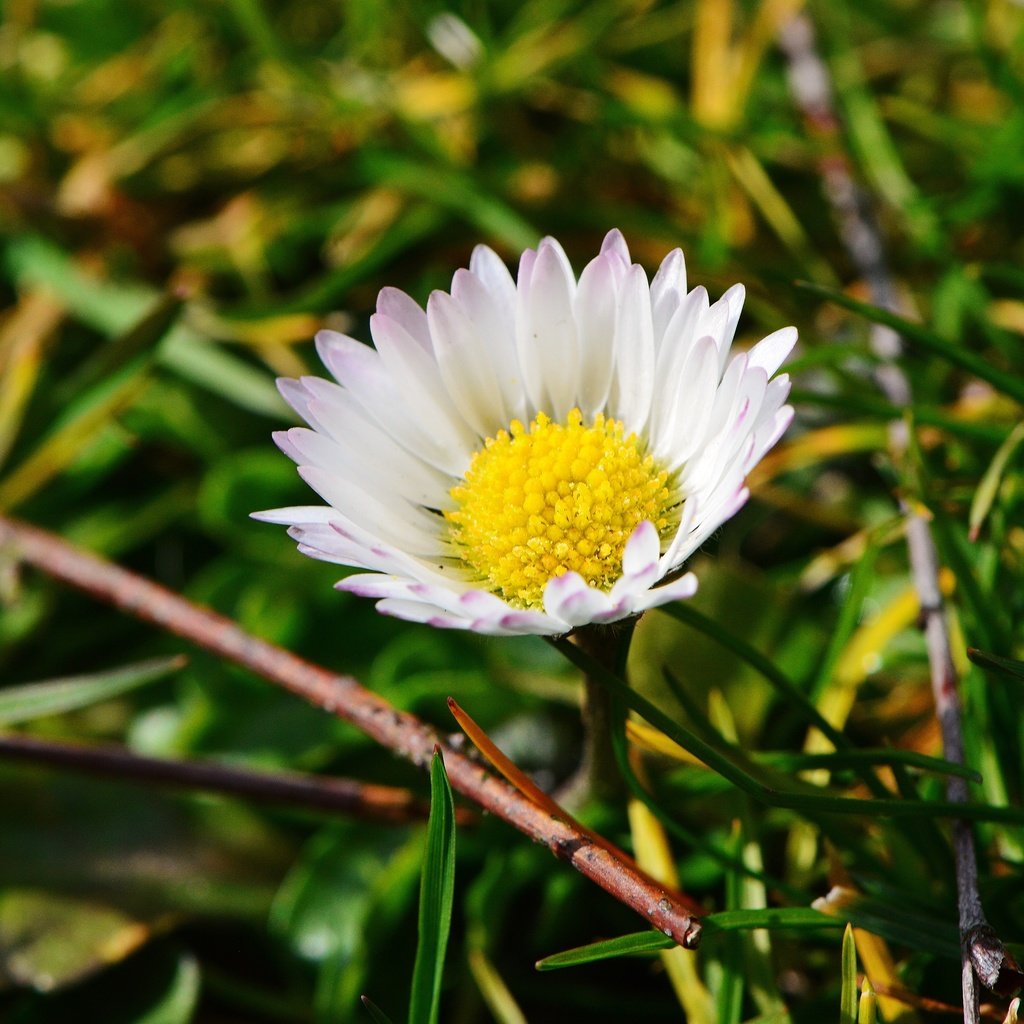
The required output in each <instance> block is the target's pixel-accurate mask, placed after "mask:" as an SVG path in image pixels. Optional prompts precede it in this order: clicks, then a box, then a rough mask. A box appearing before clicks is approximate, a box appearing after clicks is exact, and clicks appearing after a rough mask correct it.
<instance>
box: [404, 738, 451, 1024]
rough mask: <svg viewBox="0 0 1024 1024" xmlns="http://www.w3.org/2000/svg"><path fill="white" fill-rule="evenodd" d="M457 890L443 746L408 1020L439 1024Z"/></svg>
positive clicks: (433, 786) (434, 779)
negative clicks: (443, 980)
mask: <svg viewBox="0 0 1024 1024" xmlns="http://www.w3.org/2000/svg"><path fill="white" fill-rule="evenodd" d="M454 893H455V803H454V801H453V799H452V788H451V786H450V785H449V783H448V775H447V773H446V772H445V770H444V759H443V758H442V757H441V752H440V750H439V749H435V750H434V757H433V759H432V760H431V762H430V819H429V820H428V822H427V849H426V855H425V856H424V858H423V876H422V881H421V884H420V912H419V929H418V931H419V942H418V944H417V946H416V962H415V964H414V966H413V972H412V995H411V997H410V1000H409V1024H437V1022H438V1014H439V1012H440V1005H441V975H442V973H443V972H444V956H445V951H446V949H447V948H448V932H449V930H450V928H451V923H452V900H453V898H454Z"/></svg>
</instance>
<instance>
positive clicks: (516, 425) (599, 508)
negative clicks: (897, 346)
mask: <svg viewBox="0 0 1024 1024" xmlns="http://www.w3.org/2000/svg"><path fill="white" fill-rule="evenodd" d="M743 294H744V293H743V287H742V285H735V286H734V287H732V288H730V289H729V290H728V291H727V292H726V293H725V295H723V296H722V298H720V299H719V300H718V301H717V302H715V303H713V304H711V303H709V301H708V295H707V292H706V291H705V290H704V288H701V287H698V288H694V289H693V290H692V291H687V288H686V271H685V265H684V261H683V254H682V252H680V251H679V250H678V249H677V250H675V251H674V252H671V253H669V255H668V256H667V257H666V258H665V261H664V262H663V263H662V264H661V267H660V268H659V270H658V272H657V274H655V276H654V279H653V280H652V281H650V282H648V280H647V276H646V275H645V273H644V271H643V269H642V268H641V267H640V266H639V265H638V264H635V263H632V262H631V260H630V256H629V250H628V248H627V246H626V242H625V240H624V239H623V237H622V235H621V234H620V233H619V232H618V231H612V232H610V233H609V234H608V236H607V237H606V238H605V240H604V244H603V245H602V247H601V251H600V253H599V254H598V255H597V256H596V257H595V258H594V259H593V260H592V261H591V262H590V263H589V264H588V265H587V266H586V268H585V269H584V270H583V273H582V274H581V275H580V277H579V280H577V279H576V276H575V274H574V273H573V270H572V267H571V266H570V264H569V261H568V259H567V258H566V255H565V253H564V251H563V250H562V247H561V246H560V245H559V244H558V242H556V241H555V240H554V239H552V238H546V239H544V241H542V242H541V243H540V245H539V246H538V247H537V249H536V250H534V249H528V250H527V251H526V252H525V253H523V256H522V258H521V260H520V263H519V273H518V276H517V278H516V279H515V280H513V278H512V275H511V274H510V273H509V271H508V269H507V268H506V267H505V265H504V264H503V263H502V261H501V260H500V259H499V258H498V256H497V255H496V254H495V253H494V252H492V251H491V250H490V249H488V248H485V247H483V246H480V247H478V248H477V249H475V250H474V252H473V255H472V258H471V260H470V264H469V269H468V270H466V269H463V270H459V271H457V272H456V274H455V277H454V279H453V281H452V289H451V293H450V294H449V293H447V292H441V291H435V292H434V293H433V294H432V295H431V296H430V299H429V301H428V302H427V308H426V310H423V309H422V308H421V307H420V306H419V305H417V304H416V302H414V301H413V300H412V299H411V298H410V297H409V296H408V295H406V294H405V293H403V292H401V291H398V290H397V289H393V288H385V289H384V290H383V291H382V292H381V293H380V297H379V299H378V302H377V312H376V313H375V314H374V315H373V316H372V317H371V319H370V332H371V334H372V336H373V341H374V346H375V347H374V348H371V347H369V346H368V345H365V344H362V343H361V342H359V341H356V340H355V339H353V338H349V337H346V336H345V335H343V334H337V333H335V332H333V331H321V332H320V333H319V334H318V335H317V338H316V341H317V349H318V351H319V353H320V357H321V359H322V360H323V362H324V364H325V366H326V367H327V369H328V370H329V371H330V372H331V374H332V375H333V377H334V379H335V380H334V382H331V381H326V380H322V379H321V378H319V377H303V378H302V379H301V380H297V381H296V380H282V381H281V382H280V388H281V393H282V394H283V395H284V397H285V399H286V400H287V401H288V403H289V404H290V405H291V406H292V408H293V409H295V411H296V412H297V413H298V414H299V415H300V416H301V417H302V419H303V420H305V421H306V423H308V424H309V428H306V427H293V428H292V429H291V430H286V431H281V432H279V433H277V434H275V440H276V441H277V443H278V445H279V446H280V447H281V449H282V450H283V451H284V452H285V453H286V454H287V455H288V456H290V457H291V458H292V459H294V461H295V462H296V463H297V464H298V467H299V473H300V475H301V476H302V478H303V479H304V480H305V481H306V483H308V484H309V485H310V487H312V488H313V490H314V491H316V492H317V494H319V495H320V497H321V498H323V500H324V501H325V502H326V503H327V504H326V505H315V506H302V507H297V508H282V509H275V510H273V511H269V512H260V513H257V514H256V518H258V519H262V520H266V521H268V522H273V523H281V524H286V525H287V526H288V527H289V531H288V532H289V534H290V535H291V536H292V537H293V538H294V539H295V540H296V541H297V542H298V546H299V550H300V551H301V552H303V553H304V554H307V555H311V556H312V557H314V558H320V559H323V560H325V561H329V562H336V563H339V564H342V565H347V566H352V567H355V568H357V569H362V570H366V571H364V572H359V573H356V574H354V575H350V576H347V577H346V578H345V579H343V580H342V581H341V582H340V583H339V584H338V587H339V588H340V589H341V590H346V591H349V592H351V593H353V594H358V595H362V596H364V597H371V598H375V599H377V601H378V604H377V608H378V609H379V610H380V611H381V612H384V613H386V614H388V615H394V616H397V617H398V618H402V619H410V620H413V621H417V622H426V623H430V624H431V625H434V626H441V627H448V628H455V629H472V630H476V631H477V632H480V633H490V634H497V635H510V634H529V633H533V634H541V635H558V634H564V633H568V632H569V631H571V630H573V629H575V628H577V627H580V626H585V625H588V624H591V623H608V622H614V621H616V620H618V619H623V618H627V617H629V616H634V615H638V614H640V613H641V612H643V611H644V610H646V609H648V608H652V607H655V606H657V605H661V604H665V603H666V602H669V601H676V600H678V599H680V598H686V597H690V596H691V595H692V594H693V593H694V592H695V591H696V588H697V581H696V578H695V577H694V575H693V573H687V574H685V575H680V573H679V570H680V567H681V566H682V565H683V564H684V562H685V561H686V559H687V558H688V557H689V556H690V555H691V554H692V553H693V552H694V551H695V550H696V549H697V548H698V547H699V546H700V545H701V544H702V543H703V542H704V540H705V539H706V538H707V537H708V536H710V534H711V533H713V532H714V531H715V530H716V529H717V528H718V527H719V526H721V525H722V523H724V522H725V521H726V520H727V519H729V517H730V516H732V515H734V514H735V513H736V512H737V511H738V510H739V508H740V507H741V506H742V505H743V503H744V502H745V501H746V500H747V496H748V491H747V488H746V486H745V483H744V481H745V479H746V476H747V474H748V473H749V472H750V471H751V469H752V468H753V467H754V466H755V465H756V464H757V462H758V461H759V460H760V459H761V457H762V456H763V455H764V454H765V452H767V451H768V449H769V448H771V447H772V445H774V444H775V442H776V441H777V440H778V439H779V437H780V436H781V435H782V433H783V431H784V430H785V429H786V427H787V426H788V425H789V423H790V421H791V419H792V416H793V410H792V409H791V408H790V407H789V406H787V405H786V404H785V401H786V398H787V396H788V394H789V378H788V377H787V376H786V375H785V374H782V375H779V376H774V377H773V375H774V374H775V372H776V370H777V369H778V368H779V366H780V364H781V363H782V361H783V359H785V357H786V355H787V354H788V353H789V351H790V349H791V348H792V347H793V344H794V342H795V341H796V330H795V329H794V328H792V327H786V328H783V329H782V330H780V331H776V332H775V333H774V334H772V335H770V336H769V337H767V338H765V339H764V340H762V341H760V342H759V343H758V344H757V345H755V346H754V347H753V348H752V349H751V350H750V351H749V352H744V353H741V354H739V355H735V356H733V357H732V359H729V358H728V356H729V348H730V345H731V343H732V338H733V334H734V332H735V330H736V323H737V321H738V319H739V316H740V309H741V307H742V304H743Z"/></svg>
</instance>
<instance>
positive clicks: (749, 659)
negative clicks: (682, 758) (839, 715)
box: [652, 602, 851, 748]
mask: <svg viewBox="0 0 1024 1024" xmlns="http://www.w3.org/2000/svg"><path fill="white" fill-rule="evenodd" d="M658 610H659V611H662V612H664V613H665V614H666V615H670V616H671V617H672V618H673V619H675V620H676V621H677V622H682V623H684V624H685V625H687V626H692V627H693V628H694V629H696V630H697V631H698V632H700V633H703V634H704V635H705V636H708V637H710V638H711V639H712V640H714V641H715V642H716V643H719V644H721V645H722V646H723V647H724V648H726V649H727V650H730V651H732V652H733V653H734V654H735V655H736V656H737V657H738V658H740V659H741V660H743V661H745V662H746V663H747V664H748V665H750V667H751V668H753V669H754V670H755V671H757V672H758V673H760V675H761V676H763V677H764V679H765V681H766V682H767V683H768V684H769V685H770V686H771V687H772V688H773V689H774V690H775V691H776V692H777V693H779V694H780V695H781V696H783V697H785V698H786V700H788V701H791V702H792V703H793V704H794V705H796V707H798V708H799V709H800V711H801V712H802V713H803V715H804V717H805V718H806V719H807V721H808V722H811V723H812V724H813V725H815V726H817V727H818V729H820V730H821V731H822V732H823V733H824V734H825V735H826V736H827V737H828V738H829V739H830V740H831V741H832V742H833V743H834V744H835V745H836V746H837V747H839V748H843V747H849V746H850V745H851V743H850V740H849V739H847V738H846V736H844V735H843V734H842V733H841V732H840V731H839V730H838V729H836V728H835V727H834V726H833V725H832V723H831V722H829V721H828V719H826V718H825V717H824V716H823V715H822V713H821V712H820V711H819V710H818V709H817V708H816V707H815V706H814V705H813V704H812V703H811V701H810V700H809V699H808V697H807V695H806V694H805V693H804V692H803V691H802V690H801V689H800V688H799V687H798V686H797V685H796V683H794V682H793V681H792V680H791V679H790V678H789V677H788V676H787V675H786V674H785V673H784V672H783V671H782V670H781V669H779V668H778V667H777V666H776V665H775V664H774V663H773V662H771V661H769V660H768V659H767V658H766V657H765V656H764V655H763V654H762V653H761V652H760V651H758V650H757V649H756V648H754V647H751V645H750V644H748V643H747V642H746V641H745V640H741V639H740V638H739V637H738V636H735V635H734V634H732V633H730V632H729V631H728V630H726V629H723V628H722V627H721V626H720V625H718V623H717V622H715V621H714V620H713V619H710V618H708V616H706V615H703V614H702V613H701V612H698V611H696V610H695V609H693V608H688V607H686V606H684V605H683V604H682V603H680V602H676V603H674V604H667V605H663V606H662V607H661V608H659V609H658ZM652 724H653V723H652Z"/></svg>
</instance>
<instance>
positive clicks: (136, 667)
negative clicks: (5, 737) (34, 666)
mask: <svg viewBox="0 0 1024 1024" xmlns="http://www.w3.org/2000/svg"><path fill="white" fill-rule="evenodd" d="M187 660H188V659H187V658H186V657H185V656H184V655H182V654H179V655H176V656H175V657H173V658H153V659H152V660H149V661H139V662H136V663H135V664H133V665H125V666H124V667H123V668H117V669H111V670H109V671H106V672H93V673H90V674H89V675H81V676H68V677H67V678H63V679H49V680H47V681H46V682H39V683H26V684H24V685H23V686H10V687H7V688H5V689H3V690H0V726H6V725H17V724H18V723H20V722H27V721H30V720H31V719H33V718H42V717H43V716H44V715H60V714H63V713H65V712H67V711H77V710H78V709H79V708H84V707H88V706H89V705H90V704H97V703H99V702H100V701H101V700H110V699H111V698H112V697H119V696H120V695H121V694H123V693H128V692H129V691H130V690H134V689H136V688H137V687H139V686H145V685H146V684H147V683H152V682H154V681H155V680H157V679H162V678H163V677H164V676H167V675H170V674H171V673H172V672H177V671H178V669H180V668H181V667H182V666H183V665H184V664H185V663H186V662H187Z"/></svg>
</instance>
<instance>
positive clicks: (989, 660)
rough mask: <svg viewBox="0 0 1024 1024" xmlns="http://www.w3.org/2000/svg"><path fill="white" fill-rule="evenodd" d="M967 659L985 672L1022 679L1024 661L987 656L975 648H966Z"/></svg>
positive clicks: (1023, 676)
mask: <svg viewBox="0 0 1024 1024" xmlns="http://www.w3.org/2000/svg"><path fill="white" fill-rule="evenodd" d="M967 657H968V658H970V659H971V661H973V662H974V664H975V665H977V666H978V667H979V668H983V669H985V671H986V672H996V673H998V674H999V675H1001V676H1009V678H1010V679H1024V661H1017V660H1016V659H1015V658H1003V657H1000V656H999V655H998V654H987V653H986V652H985V651H979V650H978V649H977V648H976V647H968V648H967Z"/></svg>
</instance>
